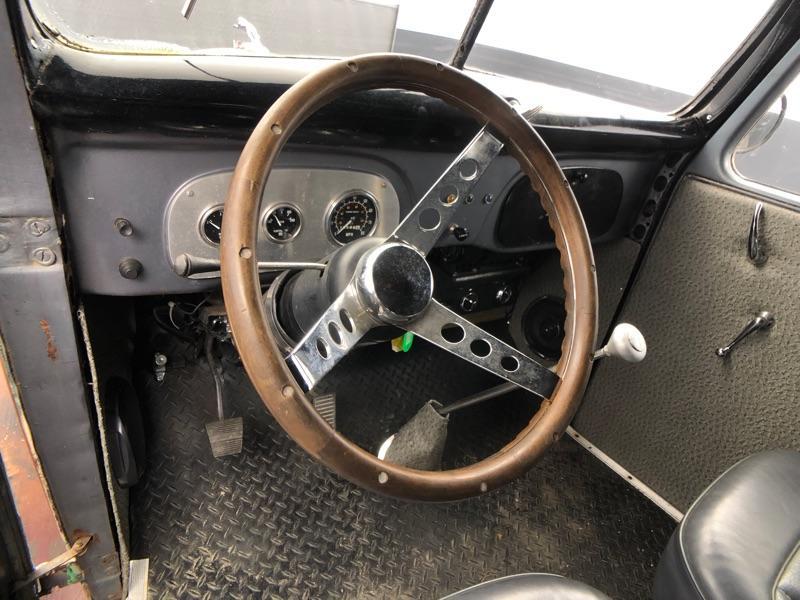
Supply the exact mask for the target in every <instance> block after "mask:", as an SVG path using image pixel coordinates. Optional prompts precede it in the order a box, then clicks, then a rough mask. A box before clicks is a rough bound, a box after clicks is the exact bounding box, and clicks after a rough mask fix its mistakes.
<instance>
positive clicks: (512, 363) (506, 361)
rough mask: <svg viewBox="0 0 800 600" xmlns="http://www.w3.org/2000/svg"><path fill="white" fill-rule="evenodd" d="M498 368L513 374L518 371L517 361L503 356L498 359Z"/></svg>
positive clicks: (512, 357)
mask: <svg viewBox="0 0 800 600" xmlns="http://www.w3.org/2000/svg"><path fill="white" fill-rule="evenodd" d="M500 366H501V367H503V369H505V370H506V371H508V372H509V373H513V372H514V371H516V370H517V369H519V360H517V358H516V357H514V356H504V357H503V358H501V359H500Z"/></svg>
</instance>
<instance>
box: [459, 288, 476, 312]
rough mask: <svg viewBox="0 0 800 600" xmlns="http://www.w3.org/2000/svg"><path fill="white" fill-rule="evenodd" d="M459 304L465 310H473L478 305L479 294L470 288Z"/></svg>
mask: <svg viewBox="0 0 800 600" xmlns="http://www.w3.org/2000/svg"><path fill="white" fill-rule="evenodd" d="M458 304H459V306H460V307H461V310H463V311H464V312H472V311H473V310H475V309H476V308H477V307H478V294H476V293H475V292H474V291H472V290H469V291H467V293H466V294H464V295H463V296H462V298H461V302H459V303H458Z"/></svg>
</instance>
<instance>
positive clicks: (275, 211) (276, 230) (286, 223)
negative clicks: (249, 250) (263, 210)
mask: <svg viewBox="0 0 800 600" xmlns="http://www.w3.org/2000/svg"><path fill="white" fill-rule="evenodd" d="M300 225H301V219H300V211H299V210H297V209H296V208H295V207H294V206H290V205H289V204H280V205H278V206H275V207H273V208H271V209H270V210H269V211H268V212H267V216H266V217H265V218H264V230H265V231H266V232H267V235H268V236H269V237H270V239H271V240H273V241H275V242H288V241H289V240H291V239H293V238H294V237H295V236H296V235H297V233H298V232H299V231H300Z"/></svg>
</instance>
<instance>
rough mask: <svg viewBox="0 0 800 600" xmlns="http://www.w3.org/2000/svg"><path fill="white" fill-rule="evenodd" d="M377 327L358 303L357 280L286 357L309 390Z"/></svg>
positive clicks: (306, 389) (300, 380)
mask: <svg viewBox="0 0 800 600" xmlns="http://www.w3.org/2000/svg"><path fill="white" fill-rule="evenodd" d="M375 325H376V321H375V320H374V319H373V317H372V316H371V315H370V314H369V313H367V311H366V309H365V308H364V307H363V306H362V304H361V303H360V302H359V300H358V292H357V290H356V285H355V278H353V280H351V282H350V283H349V284H348V285H347V287H346V288H345V289H344V291H343V292H342V293H341V294H340V295H339V297H338V298H336V300H334V301H333V303H331V305H330V306H329V307H328V309H327V310H326V311H325V312H324V313H323V314H322V316H321V317H320V318H319V319H318V320H317V322H316V323H314V326H313V327H312V328H311V329H310V330H309V331H308V333H306V335H305V337H303V339H302V340H300V342H298V344H297V345H296V346H295V347H294V348H293V349H292V351H291V352H290V353H289V355H288V356H287V357H286V362H287V363H288V364H289V366H290V368H291V369H292V371H293V372H294V373H295V375H296V377H297V379H298V381H299V382H300V384H301V385H302V386H303V388H304V389H305V391H309V390H311V389H313V388H314V386H315V385H316V384H317V383H318V382H319V381H320V380H321V379H322V378H323V377H324V376H325V375H326V374H327V373H328V371H330V370H331V369H333V367H334V366H336V364H337V363H338V362H339V361H340V360H342V358H344V357H345V356H346V355H347V353H348V352H350V350H352V349H353V348H354V347H355V345H356V344H357V343H358V342H359V340H360V339H361V338H362V337H364V335H365V334H366V333H367V332H368V331H369V330H370V329H372V328H373V327H374V326H375Z"/></svg>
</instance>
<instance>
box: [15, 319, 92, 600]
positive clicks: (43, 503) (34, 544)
mask: <svg viewBox="0 0 800 600" xmlns="http://www.w3.org/2000/svg"><path fill="white" fill-rule="evenodd" d="M45 324H46V322H45ZM45 329H47V330H48V331H49V327H48V328H45V327H44V326H42V330H43V331H45ZM45 335H47V332H45ZM48 346H49V343H48ZM54 347H55V345H54ZM56 352H57V350H56ZM48 354H49V352H48ZM0 457H2V460H3V466H4V467H5V470H6V475H7V477H8V483H9V487H10V488H11V496H12V498H13V500H14V505H15V507H16V511H17V514H18V515H19V520H20V523H21V525H22V533H23V535H24V536H25V541H26V543H27V546H28V554H29V555H30V559H31V562H32V563H33V565H38V564H41V563H44V562H47V561H48V560H50V559H52V558H53V557H55V556H58V555H59V554H61V553H63V552H64V551H65V550H67V549H69V547H70V544H69V543H68V542H67V539H66V536H65V535H64V532H63V531H62V528H61V524H60V522H59V520H58V516H57V515H56V512H55V509H54V508H53V505H52V503H51V499H50V493H49V490H48V489H47V485H46V483H45V481H44V476H43V475H42V473H41V470H40V468H39V461H38V459H37V457H36V452H35V450H34V448H33V443H32V441H31V437H30V432H29V430H28V424H27V421H26V420H25V416H24V415H23V413H22V409H21V405H20V403H19V397H18V396H17V394H16V387H15V386H14V384H13V382H12V380H11V377H10V371H9V368H8V362H7V360H6V355H5V351H4V348H3V347H2V343H0ZM69 588H73V589H71V590H70V593H75V592H76V591H78V592H80V591H83V595H82V596H69V597H70V598H73V597H81V598H88V597H89V596H88V594H86V593H85V591H84V590H85V588H84V587H83V586H69Z"/></svg>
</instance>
